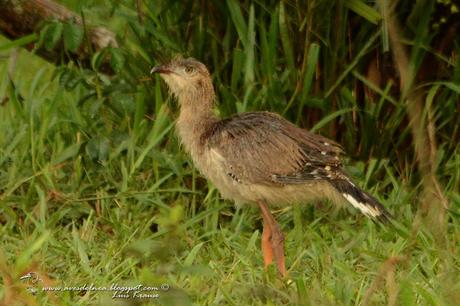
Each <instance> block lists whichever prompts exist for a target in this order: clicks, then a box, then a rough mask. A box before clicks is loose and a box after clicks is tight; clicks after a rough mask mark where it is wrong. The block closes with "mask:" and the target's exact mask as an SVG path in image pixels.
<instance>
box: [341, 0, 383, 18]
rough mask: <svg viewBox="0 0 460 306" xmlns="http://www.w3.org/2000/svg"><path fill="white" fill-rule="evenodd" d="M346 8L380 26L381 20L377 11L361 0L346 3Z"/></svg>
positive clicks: (351, 0) (350, 0)
mask: <svg viewBox="0 0 460 306" xmlns="http://www.w3.org/2000/svg"><path fill="white" fill-rule="evenodd" d="M345 6H346V7H348V8H349V9H350V10H352V11H353V12H355V13H356V14H358V15H359V16H361V17H363V18H364V19H366V20H367V21H369V22H370V23H373V24H378V22H379V21H380V19H381V17H380V14H379V13H378V12H377V11H376V10H374V9H373V8H372V7H370V6H369V5H367V4H366V3H364V2H363V1H361V0H348V1H345Z"/></svg>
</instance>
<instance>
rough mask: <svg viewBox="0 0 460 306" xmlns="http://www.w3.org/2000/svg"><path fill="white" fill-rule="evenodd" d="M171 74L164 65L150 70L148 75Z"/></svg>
mask: <svg viewBox="0 0 460 306" xmlns="http://www.w3.org/2000/svg"><path fill="white" fill-rule="evenodd" d="M171 72H172V70H171V69H169V68H168V66H166V65H160V66H156V67H153V68H152V70H150V74H154V73H160V74H161V73H164V74H169V73H171Z"/></svg>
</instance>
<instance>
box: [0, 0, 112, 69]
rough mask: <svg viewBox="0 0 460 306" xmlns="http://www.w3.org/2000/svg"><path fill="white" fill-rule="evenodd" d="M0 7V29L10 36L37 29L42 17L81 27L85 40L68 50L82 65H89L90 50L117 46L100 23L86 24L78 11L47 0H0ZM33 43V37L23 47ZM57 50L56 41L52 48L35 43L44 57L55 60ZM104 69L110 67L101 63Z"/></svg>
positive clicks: (38, 52)
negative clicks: (75, 47) (78, 45)
mask: <svg viewBox="0 0 460 306" xmlns="http://www.w3.org/2000/svg"><path fill="white" fill-rule="evenodd" d="M0 7H1V9H0V31H1V32H2V33H3V34H4V35H5V36H6V37H8V38H10V39H18V38H21V37H23V36H26V35H30V34H33V33H37V31H39V30H40V27H41V26H43V25H44V24H45V23H46V21H60V22H69V23H73V24H75V25H77V26H80V27H83V28H84V29H85V31H86V33H85V34H86V35H85V37H86V39H87V41H86V43H85V42H83V43H82V44H81V45H80V47H78V48H77V49H76V50H75V51H73V52H71V55H72V56H73V57H75V58H76V59H78V60H79V61H81V63H82V65H84V66H89V65H90V62H91V61H90V57H91V55H92V53H93V52H97V51H100V50H102V49H104V48H106V47H118V44H117V41H116V39H115V34H114V33H113V32H112V31H110V30H108V29H106V28H103V27H90V26H88V27H86V25H85V23H84V22H83V20H82V18H81V17H80V16H79V15H77V14H76V13H74V12H72V11H70V10H69V9H67V8H66V7H64V6H62V5H60V4H57V3H55V2H53V1H51V0H0ZM37 37H38V36H37ZM35 44H36V41H35V42H33V43H31V44H28V45H26V47H27V48H28V49H33V48H35V47H36V45H35ZM61 46H62V44H61ZM61 51H62V48H59V44H57V45H56V47H55V48H54V49H52V50H47V49H46V48H44V47H43V46H39V48H38V50H37V54H39V55H40V56H42V57H44V58H45V59H46V60H48V61H51V62H56V60H57V59H60V56H59V54H60V52H61ZM107 66H108V65H107ZM106 70H107V71H106ZM104 72H108V73H110V72H112V71H111V68H110V67H104Z"/></svg>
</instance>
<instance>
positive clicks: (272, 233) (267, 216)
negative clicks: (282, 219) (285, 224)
mask: <svg viewBox="0 0 460 306" xmlns="http://www.w3.org/2000/svg"><path fill="white" fill-rule="evenodd" d="M258 204H259V207H260V210H261V211H262V217H263V219H264V231H263V233H262V252H263V254H264V263H265V266H267V265H269V264H270V263H272V261H273V257H275V260H276V266H277V267H278V271H279V272H280V274H281V276H283V277H286V275H287V271H286V264H285V259H284V235H283V233H282V232H281V230H280V228H279V225H278V223H277V222H276V220H275V218H273V216H272V214H271V213H270V210H269V209H268V207H267V204H265V203H264V202H259V203H258Z"/></svg>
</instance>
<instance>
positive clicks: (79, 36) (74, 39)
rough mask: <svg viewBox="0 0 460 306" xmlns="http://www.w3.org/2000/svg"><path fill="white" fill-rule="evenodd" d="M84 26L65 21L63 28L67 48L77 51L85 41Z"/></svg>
mask: <svg viewBox="0 0 460 306" xmlns="http://www.w3.org/2000/svg"><path fill="white" fill-rule="evenodd" d="M83 34H84V33H83V28H82V27H81V26H80V25H77V24H75V23H65V24H64V29H63V35H64V46H65V48H66V49H67V50H70V51H76V50H77V49H78V47H80V44H81V42H82V41H83Z"/></svg>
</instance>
